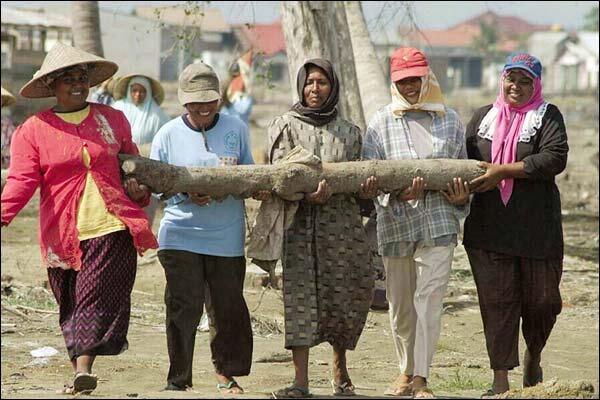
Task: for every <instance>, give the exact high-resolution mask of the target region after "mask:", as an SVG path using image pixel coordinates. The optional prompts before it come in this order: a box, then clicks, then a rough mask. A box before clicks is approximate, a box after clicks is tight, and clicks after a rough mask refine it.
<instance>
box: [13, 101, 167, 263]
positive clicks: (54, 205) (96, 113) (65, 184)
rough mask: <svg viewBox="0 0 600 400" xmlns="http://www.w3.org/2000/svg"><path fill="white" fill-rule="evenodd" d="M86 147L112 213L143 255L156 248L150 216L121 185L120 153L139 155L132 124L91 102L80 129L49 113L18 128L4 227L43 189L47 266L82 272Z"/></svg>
mask: <svg viewBox="0 0 600 400" xmlns="http://www.w3.org/2000/svg"><path fill="white" fill-rule="evenodd" d="M83 146H86V147H87V150H88V152H89V154H90V157H91V162H90V171H91V174H92V177H93V178H94V181H95V182H96V185H98V189H99V190H100V193H101V195H102V198H103V199H104V202H105V204H106V207H107V209H108V210H109V211H110V212H111V213H113V214H114V215H115V216H117V217H118V218H119V219H120V220H121V221H122V222H123V223H124V224H125V225H126V226H127V228H128V229H129V232H130V233H131V235H132V236H133V242H134V245H135V247H136V248H137V250H138V252H139V253H140V254H141V253H143V252H144V251H145V250H147V249H150V248H157V247H158V243H157V241H156V238H155V237H154V235H153V233H152V230H151V228H150V226H149V223H148V219H147V217H146V214H145V213H144V211H143V210H142V209H141V208H140V205H137V204H136V203H135V202H134V201H133V200H131V199H130V198H129V197H128V196H127V194H126V193H125V191H124V189H123V185H122V183H121V176H120V168H119V161H118V158H117V154H118V153H127V154H139V152H138V149H137V147H136V145H135V144H134V143H133V141H132V139H131V128H130V126H129V122H128V121H127V119H126V118H125V115H124V114H123V113H122V112H121V111H118V110H115V109H113V108H111V107H109V106H106V105H103V104H95V103H90V113H89V115H88V116H87V117H86V118H85V119H84V120H83V121H82V122H81V124H79V125H74V124H70V123H68V122H65V121H63V120H62V119H60V118H59V117H57V116H56V115H55V114H54V113H53V112H52V111H51V110H45V111H41V112H39V113H37V114H35V115H34V116H32V117H30V118H29V119H27V121H25V122H24V123H23V124H22V125H21V126H19V127H18V128H17V130H16V131H15V133H14V135H13V138H12V143H11V148H10V152H11V156H12V157H11V162H10V167H9V170H8V178H7V181H6V186H5V187H4V190H3V191H2V225H7V224H8V223H10V221H12V219H13V218H14V217H15V216H16V215H17V214H18V212H19V211H21V209H22V208H23V207H25V205H26V204H27V202H28V201H29V199H31V196H33V194H34V193H35V190H36V189H37V187H38V186H39V187H40V231H39V241H40V247H41V250H42V259H43V260H44V261H45V263H46V264H47V266H48V267H60V268H64V269H70V268H72V269H74V270H79V269H80V268H81V250H80V248H79V239H78V232H77V207H78V204H79V200H80V199H81V195H82V194H83V190H84V188H85V181H86V174H87V171H88V170H87V168H86V167H85V165H84V164H83V161H82V151H83ZM147 201H148V199H146V203H147ZM143 205H144V204H142V206H143Z"/></svg>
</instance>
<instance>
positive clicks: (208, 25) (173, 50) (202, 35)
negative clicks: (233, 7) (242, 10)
mask: <svg viewBox="0 0 600 400" xmlns="http://www.w3.org/2000/svg"><path fill="white" fill-rule="evenodd" d="M188 3H192V2H188ZM188 3H186V5H174V6H167V7H158V8H155V7H136V8H135V10H134V13H135V15H136V16H138V17H141V18H144V19H146V20H148V21H152V22H153V23H155V27H156V28H157V29H158V30H159V43H160V60H161V61H160V73H159V78H160V80H161V81H177V80H178V78H179V74H180V73H181V71H183V69H184V68H185V67H186V66H187V65H188V64H191V63H193V62H196V61H200V60H202V61H203V62H205V63H207V64H209V65H211V66H212V67H213V68H214V69H215V71H216V72H217V75H218V76H219V77H220V78H221V79H223V78H225V76H226V74H227V68H228V67H229V65H230V63H231V62H232V53H233V50H234V47H235V44H236V41H235V37H234V34H233V31H232V29H231V26H230V25H229V24H228V23H227V22H226V21H225V19H224V18H223V15H222V13H221V10H220V9H217V8H202V7H199V6H198V7H197V6H194V5H191V4H188Z"/></svg>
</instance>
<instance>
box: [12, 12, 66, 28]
mask: <svg viewBox="0 0 600 400" xmlns="http://www.w3.org/2000/svg"><path fill="white" fill-rule="evenodd" d="M0 19H1V21H2V24H10V25H21V26H44V27H47V28H49V27H53V28H66V29H71V19H70V18H69V16H67V15H62V14H51V13H47V12H44V11H43V10H31V9H23V8H19V9H16V8H11V7H2V13H1V17H0Z"/></svg>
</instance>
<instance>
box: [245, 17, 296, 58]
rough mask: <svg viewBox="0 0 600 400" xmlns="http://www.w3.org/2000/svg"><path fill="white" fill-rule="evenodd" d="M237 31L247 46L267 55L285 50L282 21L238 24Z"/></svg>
mask: <svg viewBox="0 0 600 400" xmlns="http://www.w3.org/2000/svg"><path fill="white" fill-rule="evenodd" d="M236 31H237V32H238V34H239V36H240V41H241V42H242V44H243V46H244V47H245V48H248V49H253V50H256V51H260V52H262V53H264V55H265V56H267V57H270V56H272V55H275V54H277V53H279V52H281V51H285V36H284V35H283V29H282V27H281V22H280V21H277V22H273V23H272V24H255V25H249V24H245V25H239V26H236Z"/></svg>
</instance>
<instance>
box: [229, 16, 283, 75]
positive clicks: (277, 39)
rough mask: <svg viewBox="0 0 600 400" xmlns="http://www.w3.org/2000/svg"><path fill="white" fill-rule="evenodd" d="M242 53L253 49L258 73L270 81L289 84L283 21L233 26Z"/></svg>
mask: <svg viewBox="0 0 600 400" xmlns="http://www.w3.org/2000/svg"><path fill="white" fill-rule="evenodd" d="M233 31H234V33H235V36H236V39H237V41H238V43H239V45H240V47H241V49H240V50H241V51H239V52H240V53H243V52H244V51H246V50H250V49H252V50H253V51H254V52H255V54H256V57H255V59H254V67H255V71H256V75H257V76H259V77H263V78H264V79H267V80H268V82H270V83H278V84H284V85H285V84H288V83H289V73H288V60H287V54H286V51H285V37H284V35H283V29H282V27H281V21H276V22H273V23H271V24H253V25H250V24H244V25H236V26H234V27H233Z"/></svg>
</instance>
